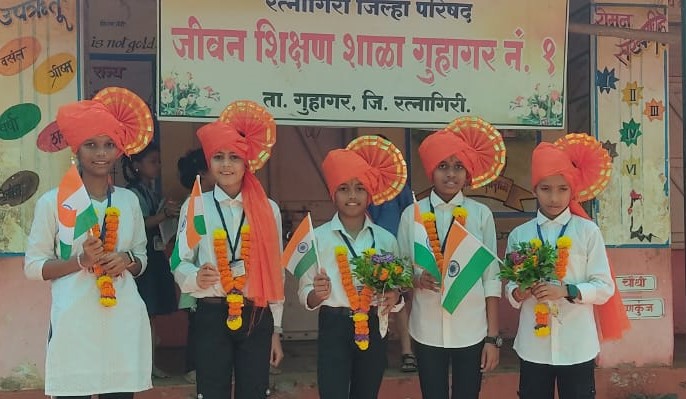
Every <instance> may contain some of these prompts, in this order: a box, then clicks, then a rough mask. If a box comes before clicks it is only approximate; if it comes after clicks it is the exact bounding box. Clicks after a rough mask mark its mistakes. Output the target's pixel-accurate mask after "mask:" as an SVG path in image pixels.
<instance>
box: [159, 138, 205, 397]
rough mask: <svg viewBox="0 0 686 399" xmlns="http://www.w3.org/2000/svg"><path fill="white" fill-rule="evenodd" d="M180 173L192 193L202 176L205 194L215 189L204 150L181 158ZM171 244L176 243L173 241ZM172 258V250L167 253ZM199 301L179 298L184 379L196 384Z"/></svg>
mask: <svg viewBox="0 0 686 399" xmlns="http://www.w3.org/2000/svg"><path fill="white" fill-rule="evenodd" d="M176 166H177V168H178V171H179V181H180V182H181V185H182V186H183V187H184V188H186V189H187V190H188V192H189V193H190V192H191V190H192V189H193V183H195V177H196V176H198V175H199V176H200V185H201V190H202V192H203V193H206V192H208V191H211V190H212V188H213V187H214V184H215V181H214V177H213V176H212V174H211V173H209V171H208V170H207V162H206V161H205V155H204V154H203V152H202V148H198V149H195V150H191V151H188V152H187V153H186V155H184V156H182V157H181V158H179V161H178V162H177V164H176ZM170 242H171V243H173V242H174V241H173V240H171V241H170ZM167 256H168V257H169V256H171V249H170V250H169V252H168V253H167ZM196 306H197V301H196V299H195V298H193V296H191V295H190V294H187V293H181V296H180V298H179V309H182V310H185V311H186V313H187V314H188V332H187V335H186V365H185V374H184V379H185V380H186V381H187V382H189V383H191V384H195V380H196V376H195V345H196V343H195V335H196V334H195V310H196Z"/></svg>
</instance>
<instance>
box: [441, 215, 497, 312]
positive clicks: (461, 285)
mask: <svg viewBox="0 0 686 399" xmlns="http://www.w3.org/2000/svg"><path fill="white" fill-rule="evenodd" d="M446 240H447V241H446V244H445V262H448V267H446V273H445V277H444V279H443V294H442V298H441V303H442V304H443V308H444V309H445V310H447V311H448V312H450V313H451V314H452V313H453V312H454V311H455V309H456V308H457V305H459V304H460V302H462V300H463V299H464V297H465V296H466V295H467V293H469V291H470V290H471V289H472V287H473V286H474V284H476V282H477V281H479V278H480V277H481V275H482V274H483V273H484V271H485V270H486V268H487V267H488V266H489V265H490V264H491V262H493V261H494V260H496V259H497V257H496V256H495V255H494V254H493V253H491V251H490V250H488V248H486V247H485V246H484V244H482V243H481V242H480V241H479V240H477V239H476V237H474V236H473V235H471V234H469V232H468V231H467V229H465V228H464V226H462V225H461V224H459V223H458V222H455V223H453V225H452V226H451V227H450V231H449V232H448V237H447V239H446Z"/></svg>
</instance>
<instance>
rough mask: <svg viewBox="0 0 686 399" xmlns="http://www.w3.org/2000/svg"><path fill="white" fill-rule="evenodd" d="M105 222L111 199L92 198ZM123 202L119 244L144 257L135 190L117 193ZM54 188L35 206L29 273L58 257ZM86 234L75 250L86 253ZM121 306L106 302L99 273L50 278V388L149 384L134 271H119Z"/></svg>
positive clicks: (69, 390) (79, 392)
mask: <svg viewBox="0 0 686 399" xmlns="http://www.w3.org/2000/svg"><path fill="white" fill-rule="evenodd" d="M92 202H93V207H94V208H95V211H96V213H97V215H98V219H99V220H100V224H101V225H102V221H103V218H104V215H105V208H106V207H107V200H105V201H103V202H99V201H95V200H93V201H92ZM112 206H115V207H117V208H119V210H120V211H121V215H120V216H119V230H118V231H117V248H116V251H118V252H121V251H132V252H133V254H134V255H135V256H136V257H137V258H138V259H140V261H141V264H142V265H143V269H142V271H141V273H143V271H145V267H146V264H147V256H146V252H145V245H146V242H147V240H146V238H145V225H144V222H143V215H142V213H141V207H140V203H139V202H138V197H136V195H135V194H134V193H133V192H131V191H129V190H127V189H125V188H121V187H116V188H115V189H114V191H113V192H112ZM57 226H58V221H57V190H56V189H53V190H51V191H48V192H47V193H45V194H43V196H41V197H40V198H39V199H38V201H37V202H36V210H35V213H34V218H33V225H32V226H31V233H30V234H29V241H28V245H27V247H26V256H25V258H24V273H25V274H26V276H27V277H28V278H29V279H32V280H42V279H43V265H44V264H45V262H47V261H51V260H55V259H58V258H59V255H60V254H59V247H60V244H59V237H58V235H57ZM86 238H87V235H86V234H84V235H82V236H81V237H79V238H77V239H76V240H75V241H74V244H73V245H72V251H71V254H70V256H75V255H76V254H80V253H82V252H83V242H84V241H85V240H86ZM114 289H115V291H116V295H117V305H116V306H114V307H111V308H105V307H103V306H102V305H101V304H100V302H99V299H100V292H99V290H98V288H97V286H96V284H95V275H94V274H92V273H88V272H86V271H83V270H82V271H78V272H75V273H71V274H68V275H66V276H62V277H60V278H57V279H55V280H52V281H51V293H52V305H51V307H50V330H51V337H50V340H49V342H48V348H47V355H46V360H45V393H46V394H47V395H54V396H83V395H91V394H94V393H107V392H140V391H144V390H146V389H150V388H152V383H151V379H150V376H151V372H152V344H151V341H150V322H149V320H148V313H147V310H146V308H145V303H143V300H142V299H141V297H140V295H139V294H138V288H137V287H136V282H135V281H134V278H133V276H132V275H131V273H129V272H128V271H125V272H124V273H123V275H122V276H121V277H117V278H114Z"/></svg>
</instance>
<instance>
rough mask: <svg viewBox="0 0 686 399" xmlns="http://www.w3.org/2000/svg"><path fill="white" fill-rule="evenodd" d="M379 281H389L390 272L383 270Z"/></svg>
mask: <svg viewBox="0 0 686 399" xmlns="http://www.w3.org/2000/svg"><path fill="white" fill-rule="evenodd" d="M379 280H381V281H386V280H388V270H387V269H383V270H381V275H380V276H379Z"/></svg>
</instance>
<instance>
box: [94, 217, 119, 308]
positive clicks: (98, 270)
mask: <svg viewBox="0 0 686 399" xmlns="http://www.w3.org/2000/svg"><path fill="white" fill-rule="evenodd" d="M119 215H120V213H119V209H117V208H115V207H109V208H107V209H106V210H105V239H104V242H103V250H104V251H105V252H108V253H109V252H113V251H114V250H115V248H116V247H117V239H118V238H117V234H118V231H119ZM91 230H92V233H93V235H94V236H95V237H100V234H101V233H102V230H101V229H100V225H99V224H96V225H95V226H93V228H92V229H91ZM93 273H94V274H95V285H96V286H97V287H98V290H99V291H100V304H101V305H102V306H105V307H111V306H114V305H116V304H117V296H116V290H115V289H114V285H113V284H112V277H110V276H108V275H107V274H106V273H105V270H104V269H103V268H102V267H101V266H100V265H98V264H94V265H93Z"/></svg>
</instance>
